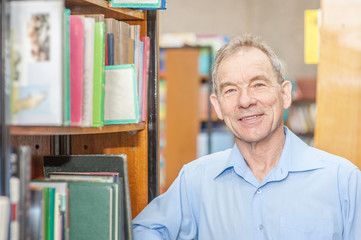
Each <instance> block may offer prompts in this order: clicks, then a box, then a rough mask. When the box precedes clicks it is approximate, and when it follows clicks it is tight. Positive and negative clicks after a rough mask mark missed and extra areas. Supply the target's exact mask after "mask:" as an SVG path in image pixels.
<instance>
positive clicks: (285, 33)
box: [159, 0, 320, 78]
mask: <svg viewBox="0 0 361 240" xmlns="http://www.w3.org/2000/svg"><path fill="white" fill-rule="evenodd" d="M167 5H168V9H167V10H165V11H160V13H159V28H160V34H162V33H177V32H194V33H197V34H226V35H229V36H233V35H236V34H238V33H241V32H250V33H254V34H257V35H261V36H262V37H263V38H264V39H265V40H266V41H267V42H268V43H269V44H270V45H271V46H272V47H273V48H274V49H275V50H276V52H277V53H278V55H279V57H280V58H281V59H283V60H284V62H285V66H286V73H287V76H288V77H290V78H298V77H316V75H317V66H316V65H306V64H304V60H303V29H304V23H303V22H304V10H305V9H318V8H320V1H319V0H221V1H220V0H167Z"/></svg>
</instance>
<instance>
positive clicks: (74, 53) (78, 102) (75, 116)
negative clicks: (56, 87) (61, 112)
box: [70, 15, 84, 126]
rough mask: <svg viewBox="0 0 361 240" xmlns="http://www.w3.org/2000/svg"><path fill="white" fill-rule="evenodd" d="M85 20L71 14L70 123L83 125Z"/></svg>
mask: <svg viewBox="0 0 361 240" xmlns="http://www.w3.org/2000/svg"><path fill="white" fill-rule="evenodd" d="M83 82H84V22H83V17H81V16H75V15H71V16H70V125H71V126H81V125H82V119H83V89H84V87H83V86H84V84H83Z"/></svg>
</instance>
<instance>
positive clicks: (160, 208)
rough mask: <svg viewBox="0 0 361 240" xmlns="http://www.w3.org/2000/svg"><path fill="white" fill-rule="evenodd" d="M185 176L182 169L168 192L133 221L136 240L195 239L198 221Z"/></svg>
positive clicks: (152, 202) (156, 199) (155, 200)
mask: <svg viewBox="0 0 361 240" xmlns="http://www.w3.org/2000/svg"><path fill="white" fill-rule="evenodd" d="M185 175H186V174H185V171H184V168H183V169H182V170H181V171H180V173H179V175H178V177H177V178H176V180H175V181H174V182H173V184H172V185H171V186H170V188H169V189H168V190H167V192H165V193H164V194H162V195H160V196H158V197H157V198H155V199H154V200H153V201H151V202H150V203H149V204H148V206H147V207H145V208H144V209H143V211H142V212H141V213H140V214H139V215H138V216H137V217H136V218H135V219H134V220H133V236H134V240H140V239H147V240H156V239H167V240H168V239H172V240H173V239H178V238H180V239H192V238H194V237H196V232H197V230H196V221H195V217H194V213H193V210H192V203H191V201H190V200H189V191H190V189H189V185H188V184H187V179H186V176H185ZM189 182H192V181H189Z"/></svg>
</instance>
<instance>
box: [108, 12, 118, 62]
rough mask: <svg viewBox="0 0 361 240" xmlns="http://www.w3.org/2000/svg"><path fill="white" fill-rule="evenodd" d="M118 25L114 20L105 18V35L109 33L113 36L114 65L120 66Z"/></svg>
mask: <svg viewBox="0 0 361 240" xmlns="http://www.w3.org/2000/svg"><path fill="white" fill-rule="evenodd" d="M119 25H120V23H119V21H118V20H116V19H114V18H105V26H106V33H107V34H108V33H111V34H113V36H114V64H112V65H119V64H121V51H122V50H121V47H122V45H121V39H120V37H121V35H120V26H119Z"/></svg>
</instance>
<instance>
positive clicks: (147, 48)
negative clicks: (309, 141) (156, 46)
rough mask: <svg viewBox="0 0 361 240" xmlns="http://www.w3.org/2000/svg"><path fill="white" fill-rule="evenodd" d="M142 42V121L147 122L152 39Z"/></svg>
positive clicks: (144, 39) (142, 39)
mask: <svg viewBox="0 0 361 240" xmlns="http://www.w3.org/2000/svg"><path fill="white" fill-rule="evenodd" d="M140 40H141V41H142V42H144V53H143V61H144V62H143V79H142V80H143V89H142V98H141V101H142V106H143V108H142V112H141V119H142V120H143V121H147V113H148V68H149V51H150V38H149V37H141V38H140Z"/></svg>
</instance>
